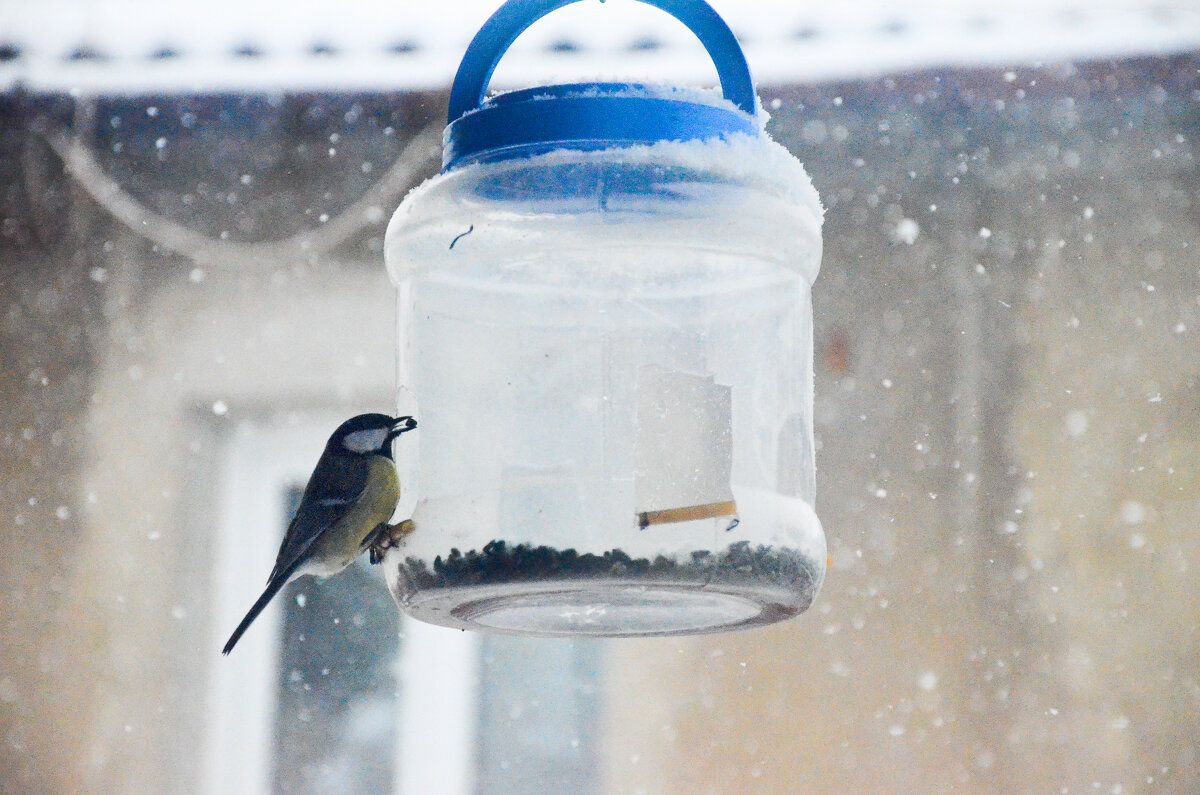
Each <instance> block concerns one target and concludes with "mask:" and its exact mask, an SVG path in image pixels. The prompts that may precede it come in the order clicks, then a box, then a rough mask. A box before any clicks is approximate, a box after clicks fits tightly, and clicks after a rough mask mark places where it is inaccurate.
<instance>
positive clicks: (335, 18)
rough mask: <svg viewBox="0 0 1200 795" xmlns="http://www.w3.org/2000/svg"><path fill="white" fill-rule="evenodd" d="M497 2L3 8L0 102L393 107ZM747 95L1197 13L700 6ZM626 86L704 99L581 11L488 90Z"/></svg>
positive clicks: (1158, 50) (637, 18)
mask: <svg viewBox="0 0 1200 795" xmlns="http://www.w3.org/2000/svg"><path fill="white" fill-rule="evenodd" d="M499 4H500V0H441V2H434V3H425V2H422V3H416V2H413V1H412V0H409V2H407V3H405V2H404V1H403V0H388V1H387V2H385V0H338V1H337V2H330V1H329V0H286V1H285V0H205V2H203V3H166V2H162V0H6V1H5V2H0V91H7V90H12V89H13V88H15V87H18V86H20V87H24V88H26V89H28V90H31V91H36V92H67V91H71V92H76V93H87V94H140V93H155V92H192V91H205V92H211V91H260V90H262V91H281V90H291V91H294V90H329V89H338V90H394V89H432V88H443V87H446V86H448V85H449V83H450V82H451V80H452V79H453V76H454V71H455V69H456V67H457V65H458V62H459V59H460V58H461V57H462V54H463V51H464V49H465V48H466V45H467V43H468V42H469V41H470V39H471V36H473V35H474V33H475V31H476V30H477V29H478V28H479V26H480V25H482V24H483V22H484V20H486V19H487V17H488V16H489V15H490V14H491V12H492V11H494V10H495V8H496V7H497V6H498V5H499ZM711 4H712V5H713V6H714V7H715V8H716V9H717V11H718V12H720V13H721V15H722V16H723V17H724V18H725V19H726V21H728V22H729V24H730V27H732V28H733V30H734V32H735V33H736V34H737V35H738V37H739V38H740V39H741V41H742V43H743V46H744V48H745V50H746V55H747V58H748V59H749V61H750V65H751V69H752V71H753V73H754V76H755V79H756V80H757V81H758V82H759V83H760V84H784V83H798V82H814V81H822V80H831V79H840V78H854V77H863V76H869V75H872V74H879V73H882V72H894V71H906V70H915V69H921V68H927V67H936V66H964V65H1006V66H1007V65H1014V66H1015V65H1021V64H1027V63H1033V62H1039V61H1065V60H1088V59H1098V58H1117V57H1129V56H1138V55H1157V54H1169V53H1177V52H1185V51H1191V50H1198V49H1200V4H1198V3H1197V2H1195V0H1088V2H1081V1H1080V0H993V1H992V2H990V3H986V4H984V3H980V2H978V0H907V2H903V3H900V2H889V1H888V0H838V2H825V3H815V2H798V1H797V0H711ZM597 77H621V78H626V77H639V78H641V79H647V78H649V79H660V80H665V81H671V82H675V83H680V82H683V83H703V82H712V80H713V78H714V77H715V72H714V70H713V67H712V66H711V64H710V63H709V61H708V59H707V57H706V55H705V53H704V51H703V49H702V48H701V47H700V45H699V43H698V42H696V40H695V39H694V38H693V37H692V35H691V34H690V33H689V32H688V31H687V30H686V29H685V28H684V27H683V26H682V25H681V24H679V23H678V22H676V21H674V20H672V19H671V18H670V17H668V16H667V15H666V14H664V13H662V12H661V11H658V10H657V9H654V8H651V7H649V6H646V5H644V4H641V3H634V2H628V1H627V0H610V1H609V2H607V3H604V4H603V5H602V4H601V3H598V2H591V0H589V1H588V2H581V3H577V4H575V5H572V6H569V7H567V8H564V9H561V10H559V11H556V12H554V13H553V14H551V15H549V16H548V17H546V18H545V19H543V20H542V21H541V22H539V23H537V24H536V25H534V26H533V27H532V28H530V29H529V30H528V31H527V32H526V33H525V34H524V35H522V37H521V38H520V39H519V40H518V42H517V43H516V44H515V45H514V46H513V48H512V51H511V52H510V53H509V54H508V55H507V56H506V57H505V58H504V59H503V61H502V62H501V65H500V68H499V70H498V71H497V74H496V80H495V81H494V84H495V85H496V86H497V87H511V86H516V85H529V84H536V83H549V82H558V81H562V80H570V79H592V78H597Z"/></svg>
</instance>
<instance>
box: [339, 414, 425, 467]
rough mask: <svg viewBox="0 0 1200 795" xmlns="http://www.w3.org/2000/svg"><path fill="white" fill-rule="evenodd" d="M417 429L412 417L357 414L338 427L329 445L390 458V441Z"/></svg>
mask: <svg viewBox="0 0 1200 795" xmlns="http://www.w3.org/2000/svg"><path fill="white" fill-rule="evenodd" d="M415 427H417V421H416V420H414V419H413V418H412V417H389V416H388V415H386V414H359V415H358V416H357V417H351V418H350V419H348V420H346V421H345V422H343V423H342V424H341V425H339V426H338V429H337V430H336V431H334V432H333V436H330V437H329V445H330V446H333V445H338V446H339V447H341V448H342V449H344V450H347V451H349V452H351V453H356V454H358V455H366V454H368V453H374V454H376V455H382V456H386V457H388V458H391V457H392V439H395V438H396V437H397V436H399V435H400V434H402V433H404V432H405V431H411V430H412V429H413V428H415Z"/></svg>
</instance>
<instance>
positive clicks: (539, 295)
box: [385, 0, 826, 636]
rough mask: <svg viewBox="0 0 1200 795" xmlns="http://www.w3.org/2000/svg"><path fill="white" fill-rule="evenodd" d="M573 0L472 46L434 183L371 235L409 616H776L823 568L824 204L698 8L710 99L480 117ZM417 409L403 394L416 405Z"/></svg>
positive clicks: (624, 626)
mask: <svg viewBox="0 0 1200 795" xmlns="http://www.w3.org/2000/svg"><path fill="white" fill-rule="evenodd" d="M571 1H572V0H566V2H564V1H563V0H550V2H524V1H523V0H518V1H517V2H510V3H509V4H507V5H506V6H504V7H503V8H501V10H500V11H498V12H497V14H496V15H495V16H494V17H493V18H492V19H491V20H490V21H489V22H488V23H487V25H485V26H484V28H483V29H481V31H480V33H479V35H478V36H477V37H476V39H475V41H474V42H473V43H472V44H471V47H470V49H469V50H468V52H467V55H466V56H465V57H464V60H463V64H462V66H461V67H460V69H459V74H458V77H457V79H456V81H455V87H454V92H453V94H452V97H451V112H450V118H451V125H450V126H449V127H448V128H447V133H446V153H445V168H444V170H443V172H442V173H441V174H440V175H439V176H437V177H434V178H433V179H431V180H429V181H428V182H426V183H425V184H424V185H422V186H421V187H420V188H418V189H417V190H415V191H413V192H412V193H411V194H410V195H409V196H408V197H407V198H406V199H405V200H404V201H403V203H402V204H401V205H400V207H399V209H397V211H396V213H395V215H394V216H393V218H392V221H391V224H390V225H389V227H388V231H387V241H386V259H387V264H388V268H389V272H390V274H391V276H392V279H393V280H394V281H395V283H396V285H397V286H398V295H399V318H400V329H399V351H400V353H399V364H400V366H399V372H400V382H401V385H402V390H401V391H402V395H403V397H402V400H401V403H402V405H401V409H402V410H403V411H404V413H413V414H416V415H417V416H418V417H419V420H420V428H419V431H418V432H417V433H418V435H419V440H418V443H417V445H416V449H417V453H416V455H417V460H416V462H415V466H414V467H413V469H414V473H415V474H414V480H415V482H414V483H413V488H414V489H415V493H416V503H415V510H414V513H413V517H412V518H413V522H414V525H415V530H414V532H412V533H411V534H410V535H409V536H408V537H407V539H406V541H405V543H404V545H403V546H401V547H398V548H396V549H393V550H391V551H390V552H389V554H388V556H387V558H386V561H385V570H386V572H387V578H388V583H389V587H390V588H391V590H392V592H393V595H394V596H395V598H396V600H397V601H398V603H399V604H400V606H401V607H402V609H404V610H405V611H406V612H408V613H409V614H411V615H412V616H414V617H415V618H418V619H421V620H425V621H429V622H432V623H435V624H442V625H446V626H453V627H461V628H471V629H485V630H494V631H501V632H510V633H521V634H538V635H593V636H640V635H670V634H692V633H703V632H714V631H723V630H730V629H736V628H741V627H747V626H754V625H761V624H767V623H771V622H775V621H779V620H782V619H785V618H789V617H791V616H794V615H796V614H798V613H800V612H802V611H804V610H805V609H806V608H807V607H808V606H809V604H810V603H811V602H812V600H813V598H814V597H815V595H816V593H817V590H818V589H819V587H820V584H821V581H822V579H823V577H824V571H825V561H826V551H825V538H824V534H823V532H822V530H821V526H820V522H819V521H818V519H817V516H816V514H815V513H814V511H813V502H814V494H815V485H814V463H813V443H812V439H813V429H812V309H811V301H810V286H811V283H812V281H813V279H814V278H815V277H816V275H817V270H818V267H819V264H820V254H821V234H820V224H821V207H820V204H819V201H818V197H817V194H816V192H815V190H814V189H813V188H812V185H811V183H810V181H809V179H808V177H807V175H806V174H805V172H804V169H803V167H802V166H801V165H800V163H799V162H797V161H796V160H795V159H794V158H793V157H792V156H791V155H790V154H789V153H787V152H786V151H785V150H784V149H783V148H782V147H780V146H779V145H777V144H775V143H774V142H773V141H771V140H770V139H769V138H768V137H767V135H766V133H765V132H764V131H763V129H762V124H763V121H764V119H763V114H762V113H761V110H760V109H759V107H758V104H757V99H756V97H755V95H754V91H753V85H752V83H751V82H750V76H749V71H748V69H747V68H746V63H745V59H744V57H743V56H742V53H741V50H740V48H739V47H738V45H737V42H736V40H735V39H734V38H733V35H732V34H731V33H730V32H729V30H728V28H727V27H726V26H725V25H724V23H723V22H722V21H721V20H720V18H719V17H718V16H717V15H716V14H715V12H713V11H712V10H711V9H710V8H708V6H706V5H704V4H703V3H697V2H694V1H693V0H689V1H688V2H678V1H677V0H654V1H650V0H647V1H648V2H650V4H651V5H655V6H658V7H660V8H663V9H665V10H667V11H668V12H670V13H672V14H673V15H675V16H676V17H677V18H679V19H680V20H681V21H683V22H684V23H685V24H686V25H688V27H689V28H691V29H692V30H693V31H694V32H695V33H696V34H697V36H698V37H699V38H700V39H701V41H702V43H704V45H705V47H706V48H707V49H708V51H709V53H710V54H711V55H712V56H713V58H714V62H715V63H716V65H717V71H718V75H719V76H720V78H721V84H722V89H723V96H721V95H716V94H715V93H711V92H683V91H676V90H671V89H663V88H659V87H653V88H650V87H645V86H635V85H625V84H583V85H571V86H553V87H548V88H537V89H529V90H525V91H519V92H513V93H510V94H505V95H501V96H499V97H495V98H492V99H489V100H486V101H484V100H483V94H484V91H485V89H486V84H487V82H488V80H489V79H490V75H491V71H492V69H493V68H494V66H495V64H496V61H498V59H499V57H500V56H501V55H502V54H503V52H504V51H505V50H506V49H507V48H508V46H509V45H510V44H511V43H512V41H513V40H514V39H515V38H516V36H517V35H518V34H519V33H520V32H521V31H522V30H524V28H525V27H527V26H528V25H529V24H532V22H533V21H535V20H536V19H537V18H539V17H540V16H542V15H544V14H545V13H548V12H549V11H551V10H554V9H555V8H558V7H561V6H563V5H567V4H568V3H569V2H571ZM414 401H415V405H413V402H414Z"/></svg>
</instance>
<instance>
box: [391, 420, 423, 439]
mask: <svg viewBox="0 0 1200 795" xmlns="http://www.w3.org/2000/svg"><path fill="white" fill-rule="evenodd" d="M415 427H417V421H416V420H414V419H413V418H412V417H397V418H396V421H395V422H393V423H392V432H391V433H390V434H388V436H389V437H391V438H393V439H395V438H396V437H397V436H399V435H400V434H402V433H405V432H406V431H411V430H412V429H413V428H415Z"/></svg>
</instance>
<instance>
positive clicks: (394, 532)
mask: <svg viewBox="0 0 1200 795" xmlns="http://www.w3.org/2000/svg"><path fill="white" fill-rule="evenodd" d="M416 529H417V526H416V525H415V524H413V520H412V519H405V520H404V521H403V522H398V523H396V524H388V525H384V526H383V527H382V528H381V530H380V532H379V535H378V536H376V538H375V541H374V542H372V544H371V563H382V562H383V556H384V554H385V553H386V552H387V551H388V550H389V549H391V548H392V547H398V546H400V544H401V543H403V541H404V539H405V537H406V536H408V534H409V533H411V532H412V531H413V530H416Z"/></svg>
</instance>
